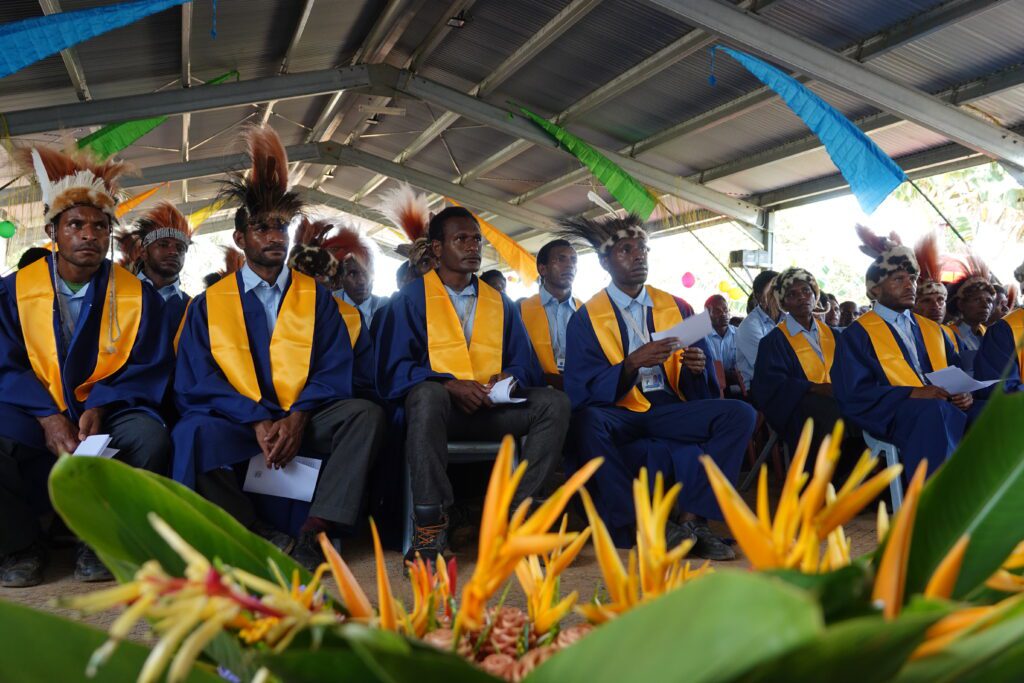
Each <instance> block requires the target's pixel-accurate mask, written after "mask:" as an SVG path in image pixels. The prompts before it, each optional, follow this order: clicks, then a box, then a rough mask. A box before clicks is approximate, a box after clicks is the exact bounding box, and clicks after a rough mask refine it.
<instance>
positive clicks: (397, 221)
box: [376, 183, 430, 264]
mask: <svg viewBox="0 0 1024 683" xmlns="http://www.w3.org/2000/svg"><path fill="white" fill-rule="evenodd" d="M376 208H377V211H379V212H380V213H382V214H384V217H385V218H387V219H388V220H389V221H391V223H392V224H393V225H394V226H395V227H396V228H398V229H399V230H401V231H402V232H404V233H405V236H406V237H408V238H409V242H410V244H400V245H398V247H396V248H395V251H397V252H398V253H399V254H400V255H401V256H404V257H405V258H406V259H408V260H409V262H410V263H412V264H415V263H417V262H418V261H419V260H420V259H421V258H423V254H424V253H425V252H426V251H427V248H428V247H429V246H430V243H429V240H428V239H427V229H428V227H429V225H430V202H429V200H428V198H427V195H425V194H418V193H417V192H416V191H415V190H414V189H412V186H411V185H409V183H400V184H399V185H398V187H395V188H392V189H390V190H387V191H386V192H382V193H381V198H380V201H379V202H378V203H377V207H376Z"/></svg>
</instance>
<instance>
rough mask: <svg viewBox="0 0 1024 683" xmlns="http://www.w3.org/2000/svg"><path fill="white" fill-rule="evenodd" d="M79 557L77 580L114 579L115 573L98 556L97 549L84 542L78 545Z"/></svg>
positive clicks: (76, 572) (77, 560)
mask: <svg viewBox="0 0 1024 683" xmlns="http://www.w3.org/2000/svg"><path fill="white" fill-rule="evenodd" d="M77 554H78V557H77V558H76V559H75V580H76V581H81V582H83V583H98V582H100V581H113V580H114V575H113V574H111V573H110V570H109V569H107V566H106V565H105V564H103V563H102V562H101V561H100V558H99V557H97V555H96V551H94V550H93V549H92V548H90V547H89V546H87V545H86V544H84V543H80V544H79V545H78V553H77Z"/></svg>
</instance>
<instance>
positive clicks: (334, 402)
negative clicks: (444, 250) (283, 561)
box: [172, 128, 384, 571]
mask: <svg viewBox="0 0 1024 683" xmlns="http://www.w3.org/2000/svg"><path fill="white" fill-rule="evenodd" d="M275 138H276V134H275V133H274V132H273V130H271V129H270V128H257V129H253V130H252V131H250V133H249V149H250V155H251V156H252V158H253V159H254V162H253V164H254V168H253V171H252V173H250V175H249V176H248V177H244V176H241V175H236V176H235V177H233V178H232V180H231V191H230V194H228V196H229V197H231V198H232V199H236V200H238V201H239V203H240V204H241V206H240V207H239V209H238V210H237V211H236V212H235V232H234V235H233V237H234V241H235V244H236V245H237V246H238V247H239V248H240V249H242V251H243V252H245V259H246V263H245V265H244V266H243V267H242V268H241V269H240V270H239V271H238V272H237V273H233V274H229V275H227V276H225V277H224V278H223V279H222V280H221V281H220V282H218V283H217V284H215V285H213V286H211V287H210V288H209V289H207V290H206V292H204V293H203V294H201V295H200V296H198V297H196V299H195V302H194V303H193V305H192V306H190V307H189V311H188V314H187V316H186V321H185V328H184V330H183V331H182V335H181V339H180V345H179V347H178V365H177V371H176V375H175V385H174V386H175V392H176V399H177V403H178V408H179V410H180V411H181V420H180V421H179V422H178V424H177V426H175V428H174V431H173V434H172V437H173V440H174V467H173V474H174V478H175V479H176V480H177V481H180V482H182V483H184V484H186V485H187V486H191V487H194V488H195V489H196V490H197V491H198V492H199V493H200V494H201V495H202V496H204V497H206V498H208V499H209V500H211V501H212V502H214V503H217V504H218V505H220V506H221V507H223V508H224V509H226V510H227V511H228V512H230V513H231V514H233V515H234V516H235V517H236V518H237V519H238V520H239V521H240V522H242V523H243V524H245V525H246V526H248V527H250V528H253V529H254V530H255V531H257V533H260V534H261V535H264V536H267V537H268V538H271V539H272V540H274V541H275V543H277V544H279V545H281V546H284V547H286V546H287V545H289V543H288V541H287V539H283V538H281V536H280V535H279V534H277V535H275V534H274V533H273V532H272V530H271V529H270V528H268V525H267V524H266V523H265V522H263V521H262V520H259V519H258V517H257V514H256V510H255V507H254V503H253V499H252V498H250V497H249V496H248V495H247V494H246V493H244V492H243V491H242V489H241V485H240V479H241V478H242V477H244V475H245V469H246V465H247V463H248V461H249V459H250V458H251V457H253V456H255V455H258V454H260V453H262V455H263V463H264V464H265V466H266V467H268V468H270V467H273V468H281V467H285V466H286V465H288V463H289V462H291V460H292V459H293V458H294V457H295V456H296V455H298V454H299V452H300V448H301V449H302V451H303V454H305V455H309V456H311V457H318V456H319V457H323V456H327V457H326V461H325V462H324V463H323V465H322V467H321V470H320V475H319V481H318V482H317V485H316V489H315V491H314V493H313V499H312V505H311V507H310V508H309V515H308V517H307V518H306V520H305V522H304V523H303V524H302V528H301V529H300V531H299V538H298V541H297V543H296V544H295V547H294V549H293V551H292V555H293V556H294V557H295V559H296V561H298V562H299V563H301V564H302V565H303V566H305V567H307V568H308V569H309V570H310V571H312V570H313V569H315V568H316V567H317V566H318V565H319V564H320V562H321V561H322V559H323V558H322V555H321V552H320V548H319V545H318V543H317V541H316V535H317V533H318V532H320V531H327V532H330V531H331V530H332V527H333V526H335V525H339V526H352V525H354V524H355V523H356V521H357V519H358V515H359V512H360V505H361V502H362V497H363V490H364V488H365V484H366V479H367V473H368V472H369V469H370V467H371V465H372V463H373V459H374V457H375V455H376V453H377V450H378V448H379V446H380V443H381V440H382V438H383V434H384V414H383V411H382V410H381V409H380V408H379V407H378V406H376V405H374V404H373V403H371V402H369V401H365V400H362V399H354V398H352V395H353V390H352V382H353V380H352V375H353V353H352V343H351V342H350V340H349V333H348V331H347V328H346V325H344V324H343V323H342V318H341V316H340V315H339V313H338V305H337V303H336V300H335V299H334V297H332V296H331V293H330V292H329V291H328V290H327V289H326V288H325V287H323V286H322V285H319V284H317V283H316V281H315V280H314V279H313V278H312V277H309V276H307V275H304V274H302V273H300V272H298V271H292V270H290V269H288V268H287V267H285V257H286V253H287V242H288V232H287V229H288V224H289V222H290V221H291V219H292V218H293V216H295V214H296V213H298V212H299V210H300V209H301V204H300V202H299V199H298V197H297V195H296V194H295V193H294V192H289V191H288V189H287V188H288V183H287V174H281V172H280V171H281V169H286V168H287V163H288V162H287V159H286V158H283V155H274V154H273V151H272V150H274V149H277V148H280V142H277V141H276V140H275ZM275 143H276V144H275ZM266 150H271V151H270V152H267V151H266ZM267 159H269V161H267ZM261 160H263V163H265V164H267V167H264V166H262V165H261ZM275 168H276V170H277V172H275V173H271V172H270V171H273V170H275ZM282 175H283V177H282ZM278 526H279V527H281V526H284V525H282V524H279V525H278Z"/></svg>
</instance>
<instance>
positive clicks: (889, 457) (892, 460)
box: [863, 432, 903, 514]
mask: <svg viewBox="0 0 1024 683" xmlns="http://www.w3.org/2000/svg"><path fill="white" fill-rule="evenodd" d="M863 434H864V443H866V444H867V446H868V448H870V449H871V455H872V456H874V457H878V454H879V453H885V464H886V465H888V466H892V465H896V464H898V463H899V461H900V451H899V449H898V448H896V446H894V445H892V444H891V443H887V442H885V441H882V440H880V439H877V438H875V437H873V436H871V435H870V434H868V433H867V432H864V433H863ZM889 495H890V496H892V514H896V511H897V510H899V509H900V506H901V505H903V479H902V476H899V477H896V478H895V479H893V480H892V481H891V482H889Z"/></svg>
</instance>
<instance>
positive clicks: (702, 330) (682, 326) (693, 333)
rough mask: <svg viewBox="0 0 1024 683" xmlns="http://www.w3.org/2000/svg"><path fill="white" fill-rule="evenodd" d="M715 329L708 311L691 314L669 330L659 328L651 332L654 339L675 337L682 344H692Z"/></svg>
mask: <svg viewBox="0 0 1024 683" xmlns="http://www.w3.org/2000/svg"><path fill="white" fill-rule="evenodd" d="M713 331H714V328H712V327H711V316H710V315H708V312H707V311H704V312H702V313H701V314H700V315H691V316H690V317H689V318H686V319H685V320H683V321H682V322H681V323H679V324H678V325H675V326H673V327H670V328H669V329H667V330H658V331H657V332H653V333H652V334H651V340H652V341H661V340H662V339H669V338H673V339H676V340H678V341H679V345H680V346H690V345H692V344H693V343H694V342H698V341H700V340H701V339H703V338H704V337H706V336H708V335H709V334H711V333H712V332H713Z"/></svg>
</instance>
